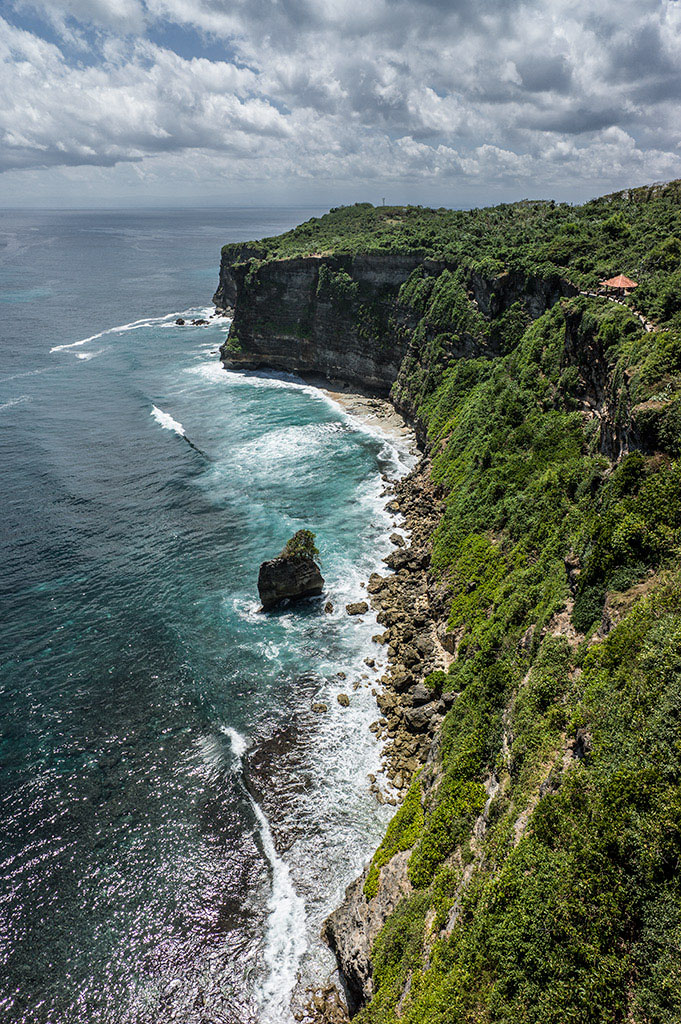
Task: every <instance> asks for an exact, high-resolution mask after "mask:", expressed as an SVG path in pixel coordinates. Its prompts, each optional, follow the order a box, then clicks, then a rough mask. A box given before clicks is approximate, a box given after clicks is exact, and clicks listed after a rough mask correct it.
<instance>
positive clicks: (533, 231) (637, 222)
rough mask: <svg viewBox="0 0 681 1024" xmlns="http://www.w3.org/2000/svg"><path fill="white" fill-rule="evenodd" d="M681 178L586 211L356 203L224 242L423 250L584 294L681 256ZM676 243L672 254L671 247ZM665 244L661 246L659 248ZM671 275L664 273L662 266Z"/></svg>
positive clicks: (246, 252)
mask: <svg viewBox="0 0 681 1024" xmlns="http://www.w3.org/2000/svg"><path fill="white" fill-rule="evenodd" d="M680 196H681V181H673V182H670V183H668V184H665V185H651V186H647V187H645V188H637V189H630V190H627V191H624V192H617V193H613V194H612V195H608V196H603V197H601V198H600V199H594V200H592V201H591V202H588V203H585V204H584V205H583V206H570V205H568V204H566V203H554V202H552V201H529V200H524V201H522V202H518V203H511V204H506V205H502V206H494V207H487V208H485V209H475V210H449V209H446V208H444V207H441V208H440V209H437V210H434V209H428V208H425V207H421V206H378V207H376V206H372V205H371V204H370V203H357V204H355V205H354V206H342V207H337V208H336V209H333V210H331V211H330V212H329V213H327V214H324V216H323V217H313V218H312V219H311V220H308V221H306V222H305V223H304V224H300V225H298V227H295V228H293V229H292V230H291V231H287V232H286V233H285V234H282V235H277V236H274V237H271V238H263V239H260V240H259V241H256V242H249V243H246V245H244V244H243V243H239V244H233V245H226V246H225V247H224V248H223V254H224V255H225V257H226V258H227V259H230V258H232V259H233V260H234V261H235V262H238V261H240V260H242V259H244V258H246V257H256V258H259V259H261V260H272V259H277V260H278V259H289V258H291V257H295V256H314V255H317V256H328V255H345V254H356V253H375V252H382V253H400V252H410V251H414V250H419V251H422V252H423V254H424V256H427V257H431V258H433V259H437V260H443V261H445V262H447V263H448V264H452V265H457V266H458V265H462V264H467V265H470V266H475V267H479V268H480V269H482V270H484V271H486V272H488V273H489V272H503V271H505V270H516V269H517V270H523V271H531V272H540V273H541V274H542V275H543V276H546V275H548V274H550V273H559V274H561V275H563V276H566V277H568V278H569V279H570V280H572V281H573V282H574V283H575V284H577V285H579V286H580V287H592V286H594V285H595V284H597V282H598V281H599V280H601V279H603V278H605V277H610V276H612V275H614V274H618V273H624V274H626V275H627V276H629V277H633V278H634V279H635V280H637V281H639V279H641V278H644V279H648V278H650V276H651V275H652V276H654V275H655V273H656V271H657V270H658V269H660V267H661V266H662V265H664V264H667V263H669V260H670V258H674V259H675V260H676V262H677V264H678V259H679V254H680V253H681V241H679V239H681V205H680V203H679V197H680ZM670 238H673V239H674V242H673V244H672V245H671V248H670V247H669V246H666V247H665V244H664V241H665V240H669V239H670ZM661 242H662V243H663V244H662V245H661V244H660V243H661ZM663 269H666V268H663Z"/></svg>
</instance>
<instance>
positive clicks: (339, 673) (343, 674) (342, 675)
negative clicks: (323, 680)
mask: <svg viewBox="0 0 681 1024" xmlns="http://www.w3.org/2000/svg"><path fill="white" fill-rule="evenodd" d="M336 678H337V679H345V678H346V675H345V672H336Z"/></svg>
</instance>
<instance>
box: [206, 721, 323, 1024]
mask: <svg viewBox="0 0 681 1024" xmlns="http://www.w3.org/2000/svg"><path fill="white" fill-rule="evenodd" d="M222 732H223V733H224V734H225V735H226V736H229V740H230V743H231V744H232V750H233V752H234V755H235V756H236V757H237V758H238V759H239V760H241V759H242V758H243V756H244V754H245V753H246V750H247V747H248V744H247V741H246V739H245V738H244V737H243V736H242V735H241V733H239V732H237V731H236V729H232V728H231V727H229V726H223V728H222ZM249 800H250V802H251V806H252V808H253V813H254V814H255V817H256V819H257V822H258V825H259V831H260V841H261V843H262V848H263V852H264V854H265V857H266V858H267V861H268V863H269V865H270V869H271V871H272V889H271V892H270V898H269V900H268V902H267V909H268V912H269V916H268V920H267V936H266V939H265V951H264V960H265V964H266V967H267V974H266V977H265V979H264V981H263V982H262V984H261V986H260V988H259V990H258V992H257V1000H258V1004H259V1008H260V1015H259V1021H260V1022H261V1024H285V1022H286V1021H292V1019H293V1018H292V1015H291V1006H290V1004H291V996H292V994H293V990H294V988H295V985H296V981H297V978H298V969H299V967H300V962H301V960H302V958H303V955H304V953H305V950H306V949H307V941H306V939H305V924H306V921H305V904H304V902H303V900H302V899H301V897H300V896H299V895H298V893H297V892H296V890H295V887H294V885H293V881H292V879H291V872H290V870H289V867H288V864H286V862H285V861H284V860H283V859H282V858H281V857H280V856H279V854H278V853H277V850H276V847H275V845H274V839H273V838H272V832H271V830H270V825H269V822H268V820H267V818H266V817H265V813H264V811H263V809H262V808H261V807H260V805H259V804H258V803H257V801H256V800H254V799H253V797H252V796H251V794H250V793H249Z"/></svg>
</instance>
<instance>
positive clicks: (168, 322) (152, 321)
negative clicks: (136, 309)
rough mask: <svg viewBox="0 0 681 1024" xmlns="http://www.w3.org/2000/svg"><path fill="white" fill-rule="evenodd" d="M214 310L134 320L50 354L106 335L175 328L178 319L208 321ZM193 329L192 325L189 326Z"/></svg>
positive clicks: (57, 348)
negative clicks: (157, 327) (156, 327)
mask: <svg viewBox="0 0 681 1024" xmlns="http://www.w3.org/2000/svg"><path fill="white" fill-rule="evenodd" d="M213 310H214V307H213V306H206V307H204V308H199V309H187V310H184V311H183V312H181V313H166V314H165V316H146V317H143V318H142V319H141V320H132V321H131V322H130V323H129V324H119V325H118V326H117V327H109V328H107V330H105V331H99V332H98V333H97V334H91V335H90V337H89V338H81V339H80V340H79V341H71V342H69V343H68V344H64V345H54V346H53V347H52V348H51V349H50V352H65V351H66V350H67V349H70V348H79V347H80V346H81V345H87V344H88V343H89V342H91V341H97V339H98V338H103V337H104V335H105V334H124V333H125V332H126V331H137V330H139V329H140V328H141V327H154V326H155V325H160V326H162V327H167V326H173V325H174V321H175V320H178V319H180V318H181V319H183V320H186V319H188V318H189V319H191V320H199V319H201V320H207V319H208V318H209V317H210V316H211V314H212V312H213ZM188 326H189V327H191V324H189V325H188Z"/></svg>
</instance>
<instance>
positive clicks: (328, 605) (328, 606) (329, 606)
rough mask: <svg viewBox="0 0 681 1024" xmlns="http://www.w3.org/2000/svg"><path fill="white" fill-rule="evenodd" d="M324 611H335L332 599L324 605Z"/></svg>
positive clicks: (328, 613) (329, 612)
mask: <svg viewBox="0 0 681 1024" xmlns="http://www.w3.org/2000/svg"><path fill="white" fill-rule="evenodd" d="M324 611H325V612H326V614H327V615H330V614H331V612H332V611H333V604H332V603H331V601H327V602H326V604H325V605H324Z"/></svg>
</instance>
